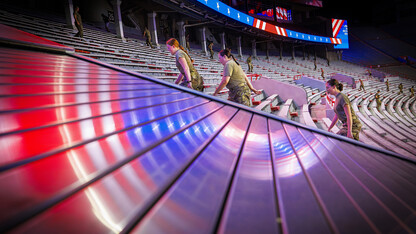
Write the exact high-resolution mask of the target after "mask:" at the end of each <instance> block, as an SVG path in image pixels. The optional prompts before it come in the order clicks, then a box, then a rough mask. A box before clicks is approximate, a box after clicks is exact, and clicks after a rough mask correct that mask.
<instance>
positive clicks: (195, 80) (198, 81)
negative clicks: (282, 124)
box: [179, 72, 204, 92]
mask: <svg viewBox="0 0 416 234" xmlns="http://www.w3.org/2000/svg"><path fill="white" fill-rule="evenodd" d="M191 77H192V81H191V82H192V89H194V90H196V91H200V92H204V79H203V78H202V76H201V75H199V73H198V72H195V73H191ZM183 80H185V77H184V79H183ZM179 85H181V86H184V87H188V84H187V83H186V82H184V81H183V82H182V83H180V84H179Z"/></svg>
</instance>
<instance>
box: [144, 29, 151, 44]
mask: <svg viewBox="0 0 416 234" xmlns="http://www.w3.org/2000/svg"><path fill="white" fill-rule="evenodd" d="M144 35H145V36H146V45H147V46H150V47H151V48H153V45H152V36H151V35H150V31H149V29H147V28H146V29H145V30H144Z"/></svg>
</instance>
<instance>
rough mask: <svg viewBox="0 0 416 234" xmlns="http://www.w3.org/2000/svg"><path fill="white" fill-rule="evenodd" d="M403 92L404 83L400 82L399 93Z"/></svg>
mask: <svg viewBox="0 0 416 234" xmlns="http://www.w3.org/2000/svg"><path fill="white" fill-rule="evenodd" d="M401 93H403V84H402V83H400V84H399V94H401Z"/></svg>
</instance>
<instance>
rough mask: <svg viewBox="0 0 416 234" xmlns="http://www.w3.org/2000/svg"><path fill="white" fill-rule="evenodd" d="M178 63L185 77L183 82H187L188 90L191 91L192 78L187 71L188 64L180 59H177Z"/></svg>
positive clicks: (183, 59)
mask: <svg viewBox="0 0 416 234" xmlns="http://www.w3.org/2000/svg"><path fill="white" fill-rule="evenodd" d="M179 63H180V64H181V66H182V68H183V71H184V73H185V76H184V79H185V82H188V83H187V84H188V85H187V86H188V88H191V89H192V82H191V81H192V77H191V72H190V71H189V67H188V63H187V62H186V60H185V58H182V57H181V58H179Z"/></svg>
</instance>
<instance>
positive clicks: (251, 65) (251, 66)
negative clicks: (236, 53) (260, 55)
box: [246, 55, 253, 72]
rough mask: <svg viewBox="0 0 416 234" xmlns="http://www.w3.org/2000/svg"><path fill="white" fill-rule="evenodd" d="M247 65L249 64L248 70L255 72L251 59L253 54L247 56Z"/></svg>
mask: <svg viewBox="0 0 416 234" xmlns="http://www.w3.org/2000/svg"><path fill="white" fill-rule="evenodd" d="M246 62H247V65H248V72H253V63H252V59H251V55H250V56H248V58H247V61H246Z"/></svg>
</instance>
